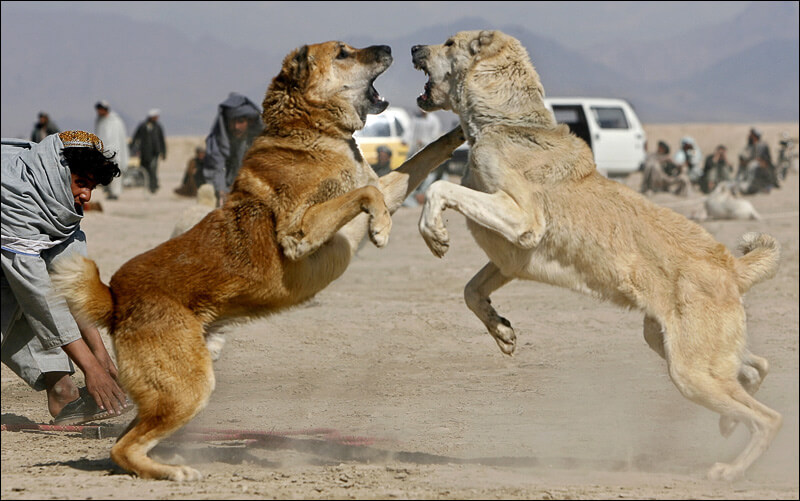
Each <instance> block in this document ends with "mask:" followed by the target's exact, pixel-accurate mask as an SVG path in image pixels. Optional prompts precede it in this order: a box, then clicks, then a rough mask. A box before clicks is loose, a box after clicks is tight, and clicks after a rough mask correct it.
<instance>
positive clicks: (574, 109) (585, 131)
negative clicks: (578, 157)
mask: <svg viewBox="0 0 800 501" xmlns="http://www.w3.org/2000/svg"><path fill="white" fill-rule="evenodd" d="M553 117H554V118H555V119H556V122H558V123H560V124H567V126H568V127H569V130H570V131H571V132H572V133H573V134H575V135H576V136H578V137H579V138H581V139H583V140H584V141H586V144H588V145H589V147H590V148H591V147H592V137H591V135H590V134H589V124H587V123H586V115H584V113H583V106H581V105H579V104H577V105H567V104H554V105H553Z"/></svg>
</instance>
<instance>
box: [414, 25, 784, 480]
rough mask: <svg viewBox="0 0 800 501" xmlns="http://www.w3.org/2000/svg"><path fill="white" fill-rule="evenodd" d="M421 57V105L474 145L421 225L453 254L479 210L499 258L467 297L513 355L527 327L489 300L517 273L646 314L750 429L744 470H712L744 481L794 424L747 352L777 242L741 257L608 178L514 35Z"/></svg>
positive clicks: (724, 426) (661, 340) (696, 377)
mask: <svg viewBox="0 0 800 501" xmlns="http://www.w3.org/2000/svg"><path fill="white" fill-rule="evenodd" d="M411 53H412V59H413V63H414V66H415V67H416V68H418V69H421V70H423V71H424V72H425V73H426V74H427V75H428V76H429V80H428V82H427V83H426V84H425V90H424V92H423V94H422V95H420V96H419V97H418V98H417V104H418V105H419V106H420V107H421V108H422V109H424V110H426V111H434V110H438V109H447V110H451V111H454V112H455V113H457V114H458V115H459V118H460V121H461V127H462V129H463V130H464V133H465V135H466V136H467V140H468V141H469V145H470V158H469V163H468V167H467V172H466V174H465V176H464V179H463V180H462V185H461V186H458V185H455V184H453V183H449V182H447V181H437V182H436V183H434V184H432V185H431V187H430V188H429V189H428V192H427V193H426V197H427V200H426V201H425V206H424V208H423V212H422V216H421V218H420V222H419V229H420V232H421V233H422V236H423V238H424V239H425V242H426V244H427V245H428V247H429V248H430V249H431V251H432V252H433V253H434V254H435V255H436V256H440V257H441V256H442V255H444V253H445V252H447V249H448V246H449V239H448V233H447V229H446V228H445V225H444V221H443V218H442V212H443V211H444V210H445V209H455V210H457V211H459V212H461V213H462V214H463V215H464V216H465V217H466V218H467V225H468V227H469V229H470V231H471V233H472V235H473V237H474V238H475V240H476V241H477V243H478V245H480V246H481V248H482V249H483V250H484V252H486V254H487V256H488V257H489V263H488V264H486V266H484V268H483V269H482V270H481V271H480V272H478V274H477V275H475V277H474V278H472V280H471V281H470V282H469V283H468V284H467V286H466V289H465V291H464V298H465V300H466V303H467V306H469V308H470V309H471V310H472V311H473V312H474V313H475V314H476V315H477V316H478V318H479V319H480V320H481V321H482V322H483V323H484V325H486V328H487V329H488V330H489V333H490V334H491V335H492V336H493V337H494V338H495V341H496V342H497V344H498V346H499V347H500V349H501V350H502V351H503V353H507V354H511V353H513V351H514V348H515V346H516V335H515V333H514V329H512V328H511V323H510V322H509V321H508V320H506V319H505V318H503V317H501V316H500V315H499V314H498V313H497V311H495V309H494V308H493V307H492V305H491V301H490V299H489V295H490V294H491V293H492V292H493V291H495V290H497V289H498V288H500V287H502V286H503V285H505V284H507V283H508V282H510V281H511V280H513V279H515V278H521V279H528V280H536V281H540V282H545V283H548V284H553V285H559V286H563V287H569V288H571V289H574V290H577V291H582V292H590V293H592V294H593V295H595V296H597V297H601V298H605V299H607V300H610V301H612V302H613V303H615V304H618V305H620V306H622V307H625V308H631V309H638V310H642V311H644V313H645V317H644V336H645V340H646V341H647V343H648V344H649V345H650V347H651V348H652V349H653V350H655V351H656V352H657V353H658V354H659V355H661V356H662V357H663V358H665V359H666V361H667V366H668V369H669V375H670V378H671V379H672V381H673V383H675V386H676V387H677V388H678V390H679V391H680V392H681V393H682V394H683V395H684V396H685V397H686V398H688V399H689V400H691V401H693V402H696V403H698V404H701V405H703V406H705V407H707V408H709V409H711V410H713V411H715V412H718V413H719V414H720V415H721V416H722V417H721V418H720V431H721V432H722V433H723V435H726V436H727V435H728V434H730V433H731V431H732V430H733V427H734V426H735V425H736V423H737V422H743V423H745V424H746V426H747V428H748V430H749V431H750V432H751V438H750V442H749V443H748V444H747V446H746V447H745V448H744V450H743V451H742V452H741V454H740V455H739V456H738V457H737V458H736V459H735V460H734V461H733V462H732V463H731V464H723V463H717V464H716V465H714V467H713V468H711V470H710V471H709V476H710V477H711V478H722V479H728V480H730V479H733V478H736V477H739V476H741V475H742V474H743V473H744V471H745V470H746V469H747V468H748V467H749V466H750V465H751V464H752V463H753V461H755V460H756V459H757V458H758V457H759V456H760V455H761V454H762V453H763V452H764V451H765V450H766V449H767V447H769V445H770V443H771V442H772V440H773V439H774V438H775V436H776V434H777V433H778V430H779V429H780V427H781V423H782V418H781V415H780V414H779V413H777V412H775V411H774V410H772V409H770V408H768V407H766V406H765V405H763V404H761V403H760V402H758V401H757V400H756V399H755V398H753V396H752V394H753V393H755V392H756V390H757V389H758V387H759V385H760V384H761V382H762V380H763V379H764V377H765V376H766V374H767V361H766V360H764V359H763V358H761V357H757V356H755V355H753V354H752V353H750V352H749V351H748V350H747V347H746V346H747V336H746V325H745V311H744V307H743V306H742V300H741V296H742V294H743V293H744V292H745V291H747V290H748V289H749V288H750V287H751V286H753V285H754V284H756V283H758V282H760V281H762V280H765V279H767V278H769V277H771V276H773V275H774V274H775V273H776V271H777V267H778V261H779V246H778V243H777V242H776V241H775V239H774V238H772V237H770V236H769V235H764V234H755V233H750V234H747V235H744V236H743V237H742V241H741V244H740V249H741V250H742V251H743V253H744V256H743V257H739V258H736V257H734V256H733V254H732V253H731V252H730V251H729V250H728V249H727V248H726V247H725V246H724V245H722V244H720V243H719V242H717V241H716V240H714V238H713V237H712V236H711V235H710V234H709V233H708V232H707V231H706V230H704V229H703V228H702V227H700V226H699V225H698V224H696V223H694V222H692V221H689V220H688V219H686V218H685V217H683V216H681V215H680V214H677V213H676V212H673V211H671V210H669V209H667V208H663V207H658V206H656V205H655V204H653V203H651V202H650V201H649V200H647V199H646V198H645V197H643V196H642V195H640V194H639V193H637V192H635V191H634V190H632V189H630V188H628V187H627V186H624V185H623V184H622V183H618V182H616V181H611V180H608V179H606V178H604V177H603V176H602V175H600V174H599V173H598V172H597V170H596V168H595V165H594V160H593V157H592V152H591V150H590V149H589V147H588V146H587V145H586V143H585V142H584V141H583V140H582V139H580V138H578V137H577V136H575V135H574V134H572V133H570V131H569V129H568V127H567V126H566V125H563V124H562V125H559V124H557V123H556V121H555V119H554V118H553V114H552V113H551V112H550V111H549V110H548V109H547V108H546V107H545V105H544V101H543V98H544V89H543V88H542V85H541V83H540V80H539V76H538V74H537V73H536V71H535V70H534V68H533V65H532V64H531V62H530V60H529V58H528V54H527V52H526V51H525V49H524V48H523V47H522V45H520V43H519V41H517V40H516V39H514V38H513V37H510V36H508V35H506V34H504V33H501V32H498V31H471V32H460V33H458V34H456V35H455V36H453V37H450V38H449V39H448V40H447V41H446V42H445V43H444V44H442V45H417V46H414V47H413V48H412V49H411Z"/></svg>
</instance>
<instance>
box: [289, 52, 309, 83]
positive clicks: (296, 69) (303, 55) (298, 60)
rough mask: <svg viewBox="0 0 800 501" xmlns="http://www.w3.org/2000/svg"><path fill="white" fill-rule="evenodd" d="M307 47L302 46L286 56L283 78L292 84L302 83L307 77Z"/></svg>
mask: <svg viewBox="0 0 800 501" xmlns="http://www.w3.org/2000/svg"><path fill="white" fill-rule="evenodd" d="M308 64H309V57H308V45H304V46H302V47H300V48H298V49H295V50H294V51H293V52H291V53H289V55H288V56H286V60H285V61H284V63H283V73H284V77H285V78H286V79H287V80H289V81H290V82H293V83H301V82H304V81H305V79H306V77H307V76H308Z"/></svg>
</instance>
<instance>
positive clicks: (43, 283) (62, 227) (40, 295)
mask: <svg viewBox="0 0 800 501" xmlns="http://www.w3.org/2000/svg"><path fill="white" fill-rule="evenodd" d="M2 143H3V144H2V178H0V181H1V182H2V192H1V193H2V216H3V217H2V223H0V228H1V231H0V233H1V234H2V238H1V239H0V240H1V241H2V253H1V254H0V255H1V256H2V260H1V262H2V272H3V273H2V276H0V291H1V292H2V303H0V304H2V323H0V334H1V335H2V360H3V363H4V364H6V366H8V368H9V369H11V370H12V371H14V373H16V374H17V375H18V376H19V377H20V378H22V379H23V380H24V381H25V382H26V383H28V385H29V386H30V387H31V388H33V389H34V390H36V391H41V390H45V391H46V393H47V406H48V410H49V412H50V414H51V415H52V416H53V417H54V418H55V420H54V423H55V424H58V425H73V424H80V423H85V422H88V421H94V420H98V419H106V418H110V417H114V416H116V415H119V414H122V413H123V412H125V409H126V407H127V410H130V406H128V405H127V399H126V397H125V393H124V392H123V391H122V389H121V388H120V387H119V385H118V384H117V381H116V378H117V368H116V366H115V365H114V362H113V361H112V359H111V357H110V356H109V353H108V351H107V350H106V347H105V345H104V344H103V340H102V338H101V337H100V332H99V331H98V330H97V328H96V327H95V326H94V325H92V324H90V323H88V322H86V321H84V320H82V319H76V318H74V317H73V316H72V314H71V313H70V310H69V307H68V306H67V303H66V300H65V299H64V298H63V297H62V296H59V295H56V294H54V293H53V287H52V284H51V282H50V274H49V269H50V266H51V264H52V263H53V261H54V260H55V259H57V258H58V257H60V256H66V255H68V254H70V253H73V252H78V253H81V254H83V255H85V254H86V235H85V234H84V233H83V231H81V228H80V222H81V219H82V218H83V210H84V206H85V204H86V203H88V202H89V200H90V199H91V197H92V190H94V188H95V187H97V186H98V185H107V184H108V183H110V182H111V180H112V179H113V178H114V177H116V176H119V169H118V168H117V165H116V163H115V162H114V161H113V160H112V157H110V156H108V155H107V154H106V153H105V152H104V151H103V143H102V141H100V139H98V138H97V136H95V135H94V134H90V133H88V132H84V131H67V132H62V133H60V134H53V135H50V136H47V137H46V138H45V139H43V140H42V141H41V142H40V143H38V144H37V143H33V142H28V141H24V140H20V139H3V142H2ZM73 362H74V363H75V364H76V365H77V366H78V367H80V369H81V371H82V372H83V374H84V377H85V380H86V388H82V389H80V390H79V389H78V388H77V386H76V385H75V382H74V381H73V380H72V378H71V375H72V374H73V373H74V372H75V368H74V367H73V365H72V364H73Z"/></svg>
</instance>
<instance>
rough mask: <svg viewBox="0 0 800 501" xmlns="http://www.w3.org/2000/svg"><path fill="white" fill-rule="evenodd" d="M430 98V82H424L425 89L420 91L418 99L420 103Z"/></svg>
mask: <svg viewBox="0 0 800 501" xmlns="http://www.w3.org/2000/svg"><path fill="white" fill-rule="evenodd" d="M430 96H431V82H430V81H427V82H425V89H424V90H423V91H422V94H420V95H419V99H420V100H422V101H427V100H428V99H429V98H430Z"/></svg>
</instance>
